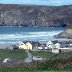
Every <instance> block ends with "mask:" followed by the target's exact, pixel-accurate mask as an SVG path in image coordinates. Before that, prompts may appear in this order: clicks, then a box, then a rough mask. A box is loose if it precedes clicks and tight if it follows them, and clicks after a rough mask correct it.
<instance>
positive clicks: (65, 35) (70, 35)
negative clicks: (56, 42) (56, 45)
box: [55, 28, 72, 39]
mask: <svg viewBox="0 0 72 72" xmlns="http://www.w3.org/2000/svg"><path fill="white" fill-rule="evenodd" d="M55 37H56V38H67V39H72V28H69V29H67V30H65V31H64V32H61V33H60V34H58V35H55Z"/></svg>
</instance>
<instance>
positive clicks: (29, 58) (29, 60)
mask: <svg viewBox="0 0 72 72" xmlns="http://www.w3.org/2000/svg"><path fill="white" fill-rule="evenodd" d="M26 53H27V55H28V57H27V58H26V59H25V62H26V63H30V62H32V54H31V53H30V52H29V50H26Z"/></svg>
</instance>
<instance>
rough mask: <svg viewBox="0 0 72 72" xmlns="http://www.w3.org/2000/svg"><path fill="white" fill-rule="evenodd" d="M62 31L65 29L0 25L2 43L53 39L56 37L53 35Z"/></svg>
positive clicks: (0, 40)
mask: <svg viewBox="0 0 72 72" xmlns="http://www.w3.org/2000/svg"><path fill="white" fill-rule="evenodd" d="M62 31H64V29H63V28H29V27H28V28H24V27H0V44H3V43H17V42H18V41H24V40H32V41H47V40H53V39H55V38H54V37H53V36H54V35H57V34H59V33H60V32H62Z"/></svg>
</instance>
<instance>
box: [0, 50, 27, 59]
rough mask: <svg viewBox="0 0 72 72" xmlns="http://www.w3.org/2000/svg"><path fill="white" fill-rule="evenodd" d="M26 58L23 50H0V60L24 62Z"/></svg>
mask: <svg viewBox="0 0 72 72" xmlns="http://www.w3.org/2000/svg"><path fill="white" fill-rule="evenodd" d="M26 57H27V55H26V52H25V50H0V59H5V58H12V59H18V60H24V59H25V58H26Z"/></svg>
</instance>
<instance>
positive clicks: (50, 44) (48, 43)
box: [46, 40, 54, 48]
mask: <svg viewBox="0 0 72 72" xmlns="http://www.w3.org/2000/svg"><path fill="white" fill-rule="evenodd" d="M46 46H47V47H48V48H53V47H54V45H53V42H52V41H50V40H49V41H48V42H47V43H46Z"/></svg>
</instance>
